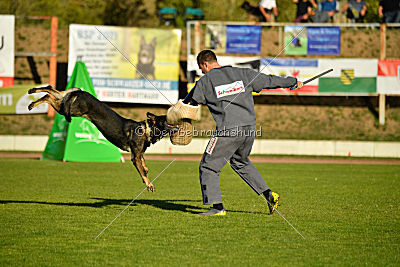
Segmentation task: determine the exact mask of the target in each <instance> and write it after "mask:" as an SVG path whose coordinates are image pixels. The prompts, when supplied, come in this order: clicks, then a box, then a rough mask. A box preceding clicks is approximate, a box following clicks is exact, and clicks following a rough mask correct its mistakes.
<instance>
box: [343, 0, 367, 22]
mask: <svg viewBox="0 0 400 267" xmlns="http://www.w3.org/2000/svg"><path fill="white" fill-rule="evenodd" d="M340 12H346V17H347V18H348V19H350V20H351V21H352V22H363V21H364V16H365V13H366V12H367V4H366V3H365V1H364V0H349V2H348V3H347V4H345V5H344V6H343V7H342V8H341V9H340Z"/></svg>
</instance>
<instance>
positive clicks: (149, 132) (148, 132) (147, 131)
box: [144, 120, 151, 143]
mask: <svg viewBox="0 0 400 267" xmlns="http://www.w3.org/2000/svg"><path fill="white" fill-rule="evenodd" d="M144 122H145V126H144V127H145V129H144V131H145V135H146V138H147V142H150V143H151V129H150V126H149V123H148V122H147V120H145V121H144Z"/></svg>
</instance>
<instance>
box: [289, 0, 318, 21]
mask: <svg viewBox="0 0 400 267" xmlns="http://www.w3.org/2000/svg"><path fill="white" fill-rule="evenodd" d="M293 3H295V4H296V5H297V11H296V19H295V20H294V21H293V22H296V23H297V22H310V21H311V18H310V17H311V15H312V9H313V7H314V8H315V9H317V8H318V6H317V4H316V3H315V1H314V0H293Z"/></svg>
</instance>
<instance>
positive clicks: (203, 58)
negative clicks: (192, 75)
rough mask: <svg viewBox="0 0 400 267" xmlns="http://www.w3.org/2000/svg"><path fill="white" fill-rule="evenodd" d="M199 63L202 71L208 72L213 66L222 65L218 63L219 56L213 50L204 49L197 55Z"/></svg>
mask: <svg viewBox="0 0 400 267" xmlns="http://www.w3.org/2000/svg"><path fill="white" fill-rule="evenodd" d="M197 64H198V65H199V68H200V69H201V71H202V72H203V73H204V74H206V73H207V72H209V71H210V70H212V69H213V68H219V67H221V66H220V65H219V64H218V61H217V56H216V55H215V54H214V52H213V51H211V50H203V51H201V52H200V53H199V54H198V55H197Z"/></svg>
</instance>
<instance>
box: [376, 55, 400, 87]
mask: <svg viewBox="0 0 400 267" xmlns="http://www.w3.org/2000/svg"><path fill="white" fill-rule="evenodd" d="M377 87H378V88H377V91H378V93H379V94H398V95H400V59H393V60H390V59H387V60H379V61H378V79H377Z"/></svg>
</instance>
